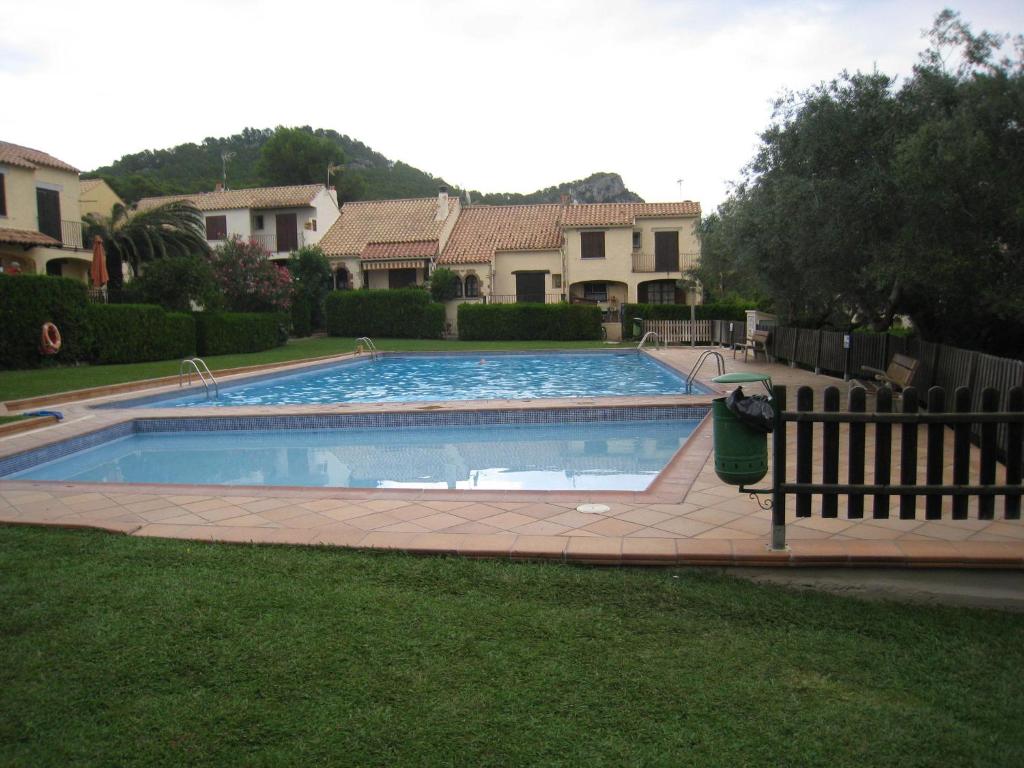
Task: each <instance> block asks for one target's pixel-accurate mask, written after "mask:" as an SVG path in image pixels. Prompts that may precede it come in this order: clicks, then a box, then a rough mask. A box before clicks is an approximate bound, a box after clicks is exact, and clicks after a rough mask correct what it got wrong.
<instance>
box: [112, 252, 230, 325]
mask: <svg viewBox="0 0 1024 768" xmlns="http://www.w3.org/2000/svg"><path fill="white" fill-rule="evenodd" d="M122 292H123V293H125V294H127V295H131V296H133V297H134V298H135V301H131V302H128V303H133V304H159V305H160V306H161V307H163V308H164V309H166V310H167V311H169V312H191V311H192V302H193V301H194V302H195V303H196V304H198V305H200V306H201V307H203V308H204V309H206V310H210V311H212V310H216V309H219V308H220V305H221V304H222V303H223V297H222V296H221V293H220V290H219V289H218V287H217V281H216V279H215V278H214V275H213V267H212V266H211V265H210V260H209V259H207V258H206V257H204V256H174V257H171V258H166V259H155V260H153V261H148V262H146V265H145V267H144V268H143V270H142V275H140V276H139V278H138V279H137V280H133V281H131V282H130V283H126V284H125V286H124V288H123V289H122Z"/></svg>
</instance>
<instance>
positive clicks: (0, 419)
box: [0, 415, 28, 424]
mask: <svg viewBox="0 0 1024 768" xmlns="http://www.w3.org/2000/svg"><path fill="white" fill-rule="evenodd" d="M27 418H28V417H27V416H7V415H3V416H0V424H9V423H10V422H12V421H21V420H22V419H27Z"/></svg>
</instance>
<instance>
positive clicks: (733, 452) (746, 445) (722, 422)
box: [711, 373, 771, 485]
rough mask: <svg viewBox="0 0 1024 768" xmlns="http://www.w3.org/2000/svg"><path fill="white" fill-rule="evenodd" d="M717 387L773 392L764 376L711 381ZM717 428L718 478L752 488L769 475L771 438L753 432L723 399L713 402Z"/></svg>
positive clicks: (744, 375)
mask: <svg viewBox="0 0 1024 768" xmlns="http://www.w3.org/2000/svg"><path fill="white" fill-rule="evenodd" d="M712 381H714V382H716V383H718V384H741V383H742V384H747V383H754V382H760V383H762V384H764V386H765V388H766V389H767V390H768V391H769V392H771V378H770V377H769V376H767V375H765V374H750V373H742V374H741V373H729V374H726V375H724V376H718V377H717V378H714V379H712ZM711 421H712V424H713V426H714V448H715V474H716V475H718V478H719V479H720V480H721V481H722V482H723V483H728V484H729V485H751V484H752V483H756V482H758V481H759V480H760V479H761V478H763V477H764V476H765V475H766V474H768V435H767V434H765V433H763V432H758V431H756V430H754V429H751V428H750V427H748V426H747V425H746V424H744V423H743V422H742V421H740V420H739V418H738V417H737V416H736V414H734V413H733V412H732V411H730V410H729V409H728V408H727V407H726V405H725V398H724V397H717V398H715V399H714V400H712V401H711Z"/></svg>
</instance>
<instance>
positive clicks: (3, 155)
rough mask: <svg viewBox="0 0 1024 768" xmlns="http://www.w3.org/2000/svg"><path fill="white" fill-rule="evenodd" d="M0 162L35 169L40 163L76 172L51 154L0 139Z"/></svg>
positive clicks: (59, 169)
mask: <svg viewBox="0 0 1024 768" xmlns="http://www.w3.org/2000/svg"><path fill="white" fill-rule="evenodd" d="M0 163H7V164H8V165H16V166H18V167H19V168H28V169H30V170H35V169H36V168H37V167H38V166H40V165H45V166H46V167H47V168H56V169H57V170H58V171H69V172H70V173H78V169H77V168H75V167H74V166H73V165H68V164H67V163H65V162H64V161H63V160H58V159H57V158H56V157H54V156H53V155H48V154H47V153H46V152H41V151H40V150H38V149H32V148H31V147H23V146H21V145H20V144H11V143H10V142H8V141H0Z"/></svg>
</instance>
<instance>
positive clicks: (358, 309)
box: [326, 288, 445, 339]
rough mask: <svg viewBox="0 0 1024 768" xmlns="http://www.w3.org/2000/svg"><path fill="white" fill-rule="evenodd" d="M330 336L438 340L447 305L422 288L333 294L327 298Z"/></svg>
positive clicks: (442, 330) (441, 333) (442, 329)
mask: <svg viewBox="0 0 1024 768" xmlns="http://www.w3.org/2000/svg"><path fill="white" fill-rule="evenodd" d="M326 308H327V333H328V334H329V335H331V336H377V337H382V338H390V339H439V338H441V336H442V335H443V334H444V323H445V315H444V305H443V304H436V303H433V302H431V300H430V294H429V293H427V292H426V291H424V290H423V289H421V288H399V289H396V290H359V291H334V292H333V293H331V294H330V295H328V297H327V301H326Z"/></svg>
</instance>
